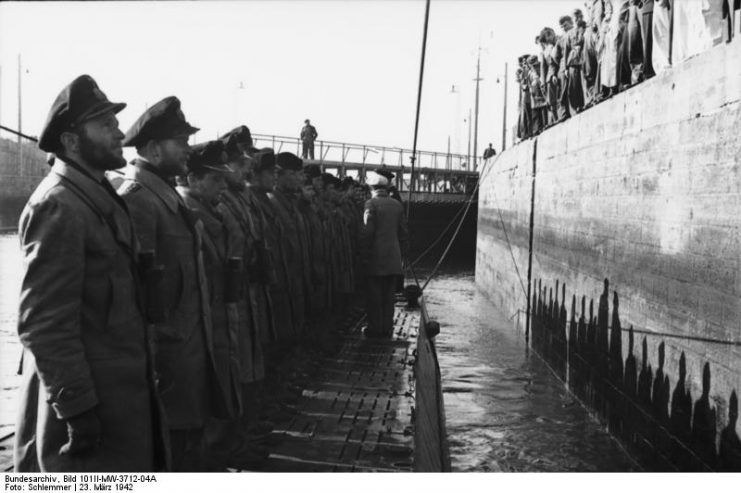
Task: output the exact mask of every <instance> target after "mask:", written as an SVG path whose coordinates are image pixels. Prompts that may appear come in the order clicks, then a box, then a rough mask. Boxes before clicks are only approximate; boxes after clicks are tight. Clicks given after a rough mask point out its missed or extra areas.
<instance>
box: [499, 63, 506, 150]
mask: <svg viewBox="0 0 741 493" xmlns="http://www.w3.org/2000/svg"><path fill="white" fill-rule="evenodd" d="M506 148H507V62H504V110H503V111H502V151H503V150H504V149H506ZM500 152H501V151H500Z"/></svg>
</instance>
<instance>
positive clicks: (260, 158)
mask: <svg viewBox="0 0 741 493" xmlns="http://www.w3.org/2000/svg"><path fill="white" fill-rule="evenodd" d="M273 168H275V152H273V150H272V149H270V148H269V147H266V148H264V149H260V150H259V151H258V152H257V153H256V154H255V165H254V170H255V171H256V172H258V173H259V172H261V171H268V170H271V169H273Z"/></svg>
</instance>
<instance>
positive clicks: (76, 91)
mask: <svg viewBox="0 0 741 493" xmlns="http://www.w3.org/2000/svg"><path fill="white" fill-rule="evenodd" d="M125 107H126V103H112V102H110V101H109V100H108V98H107V97H106V95H105V94H103V91H101V90H100V88H99V87H98V84H97V83H96V82H95V80H94V79H93V78H92V77H90V76H89V75H81V76H79V77H78V78H76V79H75V80H73V81H72V82H70V84H69V85H68V86H67V87H65V88H64V89H62V92H60V93H59V95H58V96H57V98H56V99H55V100H54V104H52V106H51V109H50V110H49V114H48V116H47V117H46V123H44V127H43V129H42V130H41V135H40V136H39V148H40V149H41V150H42V151H46V152H58V151H60V150H61V147H62V143H61V142H60V140H59V137H60V136H61V135H62V133H63V132H67V131H69V130H72V129H73V128H75V126H77V125H80V124H82V123H85V122H86V121H89V120H92V119H94V118H96V117H99V116H101V115H104V114H106V113H108V112H112V113H114V114H115V113H118V112H119V111H121V110H122V109H124V108H125Z"/></svg>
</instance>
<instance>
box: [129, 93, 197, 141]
mask: <svg viewBox="0 0 741 493" xmlns="http://www.w3.org/2000/svg"><path fill="white" fill-rule="evenodd" d="M198 130H199V129H197V128H196V127H194V126H192V125H191V124H190V123H188V122H187V121H186V120H185V115H184V114H183V111H182V110H181V109H180V100H179V99H178V98H176V97H175V96H169V97H166V98H165V99H163V100H162V101H160V102H158V103H157V104H155V105H153V106H151V107H150V108H149V109H147V111H145V112H144V113H142V115H141V116H140V117H139V118H138V119H137V120H136V121H135V122H134V124H133V125H132V126H131V128H130V129H129V131H128V132H126V137H124V141H123V145H124V146H131V147H138V146H141V145H144V144H146V143H147V142H149V141H150V140H167V139H174V138H175V137H179V136H181V135H192V134H194V133H196V132H198Z"/></svg>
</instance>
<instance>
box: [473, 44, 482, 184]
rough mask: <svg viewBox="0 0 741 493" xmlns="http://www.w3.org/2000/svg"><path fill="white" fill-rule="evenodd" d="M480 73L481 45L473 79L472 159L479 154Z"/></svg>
mask: <svg viewBox="0 0 741 493" xmlns="http://www.w3.org/2000/svg"><path fill="white" fill-rule="evenodd" d="M480 73H481V47H479V54H478V56H477V57H476V78H475V79H474V80H475V81H476V103H475V104H476V119H475V120H474V129H473V159H474V161H475V160H476V159H478V156H479V150H478V149H479V84H480V82H481V81H482V80H483V79H482V78H481V77H480ZM475 169H476V166H475V165H474V170H475Z"/></svg>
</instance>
